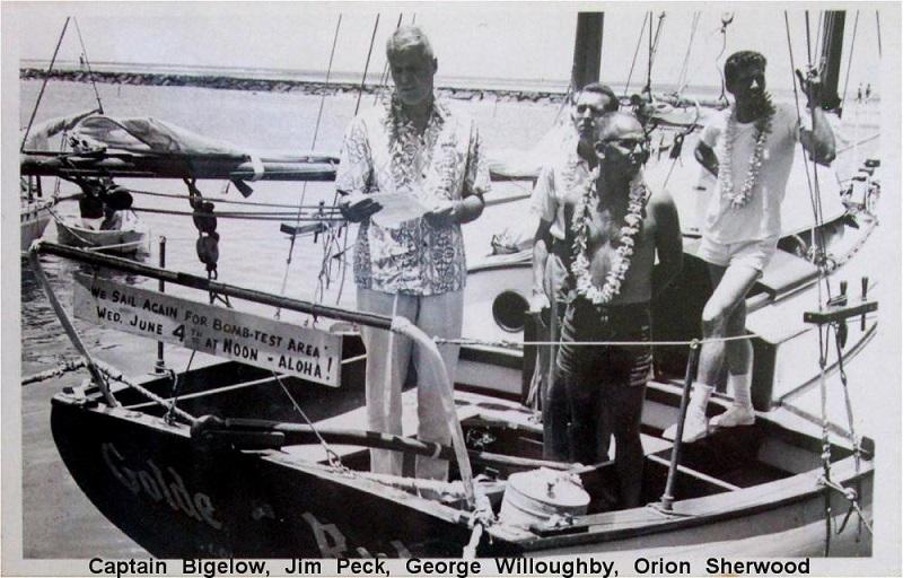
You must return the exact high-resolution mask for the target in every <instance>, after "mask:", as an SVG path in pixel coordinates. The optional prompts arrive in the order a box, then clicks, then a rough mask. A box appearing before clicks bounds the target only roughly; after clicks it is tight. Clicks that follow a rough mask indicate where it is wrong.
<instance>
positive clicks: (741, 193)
mask: <svg viewBox="0 0 904 578" xmlns="http://www.w3.org/2000/svg"><path fill="white" fill-rule="evenodd" d="M765 71H766V59H765V57H763V55H762V54H760V53H758V52H752V51H741V52H736V53H734V54H732V55H731V56H729V57H728V60H726V62H725V87H726V89H727V90H728V92H729V93H730V94H732V96H734V100H735V102H734V104H733V105H732V106H731V107H730V108H729V109H728V110H726V111H725V112H724V113H722V114H720V115H719V116H717V117H716V118H715V119H713V121H712V122H710V124H709V125H707V126H706V127H705V128H704V130H703V135H702V136H701V138H700V142H699V144H698V146H697V149H696V151H695V156H696V158H697V160H698V161H699V162H700V163H701V164H702V165H703V166H704V168H706V169H707V170H708V171H709V172H711V173H712V174H713V175H715V176H716V178H717V179H718V183H719V186H718V188H717V190H716V193H715V194H714V195H713V196H712V198H711V199H710V202H709V206H708V207H707V211H706V216H705V218H704V222H703V226H702V233H703V239H702V242H701V244H700V250H699V252H698V256H699V257H700V258H701V259H703V260H704V261H706V262H707V264H708V267H709V273H710V278H711V279H712V282H713V286H714V287H715V290H714V291H713V294H712V296H711V297H710V299H709V301H707V303H706V305H705V307H704V308H703V316H702V329H703V338H704V345H703V347H702V349H701V352H700V368H699V370H698V372H697V382H696V383H695V384H694V391H693V394H692V396H691V403H690V406H689V407H688V413H687V418H686V420H685V427H684V433H683V435H682V439H683V440H684V441H695V440H697V439H700V438H702V437H704V436H705V435H706V434H707V433H708V431H709V428H710V426H712V427H735V426H739V425H752V424H753V422H754V418H755V416H754V412H753V405H752V403H751V400H750V380H751V366H752V362H753V346H752V345H751V343H750V341H749V340H746V339H740V340H731V341H727V342H726V341H722V340H721V339H722V338H725V337H736V336H741V335H743V334H744V331H745V325H746V318H747V308H746V304H745V297H746V295H747V292H748V291H749V290H750V289H751V287H753V284H754V282H755V281H756V280H757V279H758V278H759V277H760V275H761V274H762V272H763V269H764V268H765V267H766V265H767V264H768V263H769V260H770V259H771V257H772V255H773V254H774V253H775V250H776V246H777V244H778V239H779V236H780V235H781V230H782V228H781V212H780V211H781V204H782V200H783V199H784V197H785V185H786V184H787V182H788V176H789V174H790V172H791V165H792V164H793V162H794V151H795V147H796V145H797V142H798V140H800V143H801V144H802V145H803V146H804V148H805V149H806V150H807V152H808V153H809V156H810V157H811V158H812V159H815V160H816V162H818V163H820V164H829V163H830V162H831V161H832V160H833V159H834V158H835V137H834V134H833V132H832V129H831V127H830V125H829V123H828V120H827V119H826V116H825V114H824V113H823V111H822V110H821V109H820V108H819V107H818V106H812V105H811V104H810V103H808V108H810V110H811V111H812V115H811V116H812V119H813V128H812V130H807V129H804V128H802V127H801V125H800V122H799V117H798V115H797V112H796V111H795V110H794V109H793V108H792V107H789V106H784V105H773V104H772V102H771V98H770V96H769V93H767V92H766V81H765ZM801 81H802V84H803V85H804V92H805V93H806V95H807V98H808V99H809V100H810V101H811V102H812V101H813V100H814V99H815V98H816V97H817V94H816V90H814V89H815V88H816V87H815V85H814V84H813V83H810V82H807V81H804V79H803V78H802V77H801ZM724 367H727V369H728V386H729V390H730V391H731V393H732V395H733V396H734V403H733V404H732V406H731V408H730V409H729V410H728V411H726V412H725V413H723V414H721V415H718V416H716V417H714V418H713V419H712V422H708V421H707V419H706V405H707V403H708V402H709V396H710V394H711V393H712V391H713V389H714V386H715V385H716V383H718V382H719V380H720V376H721V375H724ZM664 435H665V436H666V437H672V438H674V436H675V431H674V426H673V428H670V429H669V430H666V432H665V434H664Z"/></svg>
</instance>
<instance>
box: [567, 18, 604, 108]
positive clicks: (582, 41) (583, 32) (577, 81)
mask: <svg viewBox="0 0 904 578" xmlns="http://www.w3.org/2000/svg"><path fill="white" fill-rule="evenodd" d="M602 53H603V13H602V12H578V24H577V30H576V32H575V37H574V64H573V66H572V69H571V86H572V87H573V88H574V90H575V91H578V90H580V89H581V88H582V87H584V86H586V85H588V84H590V83H591V82H599V79H600V61H601V59H602Z"/></svg>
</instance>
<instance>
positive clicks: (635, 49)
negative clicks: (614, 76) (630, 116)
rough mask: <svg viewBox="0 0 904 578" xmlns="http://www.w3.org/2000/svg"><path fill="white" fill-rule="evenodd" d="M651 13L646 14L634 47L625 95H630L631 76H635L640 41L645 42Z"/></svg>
mask: <svg viewBox="0 0 904 578" xmlns="http://www.w3.org/2000/svg"><path fill="white" fill-rule="evenodd" d="M649 17H650V13H649V12H647V13H646V14H644V17H643V22H642V23H641V25H640V34H639V35H638V36H637V46H635V47H634V58H632V59H631V69H630V70H629V71H628V80H627V81H625V90H624V96H628V86H630V84H631V78H632V77H633V76H634V65H635V64H637V56H638V55H639V54H640V43H641V42H643V33H644V30H645V29H646V27H647V19H648V18H649Z"/></svg>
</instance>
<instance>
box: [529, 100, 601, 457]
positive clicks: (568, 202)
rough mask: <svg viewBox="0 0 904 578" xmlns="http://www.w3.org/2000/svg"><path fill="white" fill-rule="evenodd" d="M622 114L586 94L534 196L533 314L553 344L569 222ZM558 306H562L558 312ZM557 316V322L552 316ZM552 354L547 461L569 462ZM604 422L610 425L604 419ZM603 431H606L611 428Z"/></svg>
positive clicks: (563, 404)
mask: <svg viewBox="0 0 904 578" xmlns="http://www.w3.org/2000/svg"><path fill="white" fill-rule="evenodd" d="M616 110H618V98H617V97H616V96H615V93H614V92H612V89H611V88H609V87H608V86H605V85H602V84H599V83H592V84H588V85H587V86H585V87H584V88H583V89H581V92H579V93H578V95H577V97H576V98H575V101H574V105H573V106H572V110H571V121H572V122H571V126H569V127H567V130H568V132H567V133H566V136H565V138H564V143H563V145H562V146H561V147H560V148H559V149H558V150H556V151H555V154H554V155H553V156H552V157H551V158H549V159H547V161H546V162H545V163H544V165H543V168H542V169H541V170H540V176H539V178H538V179H537V184H536V185H535V186H534V191H533V193H532V194H531V210H532V211H533V212H534V213H535V214H536V215H538V216H539V218H540V220H539V224H538V226H537V232H536V233H535V235H534V249H533V251H534V255H533V257H534V258H533V273H534V276H533V277H534V286H533V293H532V296H531V301H530V313H531V314H532V315H534V316H535V319H536V320H537V323H538V324H539V327H542V328H544V329H546V335H547V336H548V338H549V341H551V342H553V343H555V342H557V341H558V339H559V327H560V326H561V322H562V315H563V314H564V312H565V296H566V295H567V293H568V282H567V281H568V267H569V264H570V262H571V244H570V243H567V242H566V240H565V237H566V234H567V230H568V221H569V220H570V219H571V214H572V212H573V211H574V206H575V203H577V202H578V201H579V200H580V199H581V198H583V196H584V192H585V191H586V190H587V188H588V187H589V186H591V185H592V182H591V176H590V175H591V174H592V173H593V169H594V168H596V166H597V164H598V162H599V161H598V160H597V158H596V153H595V152H594V150H593V143H594V141H595V140H596V123H597V121H598V120H599V119H600V118H601V117H602V116H603V115H604V114H605V113H607V112H613V111H616ZM552 303H555V304H556V306H555V308H554V309H553V308H552ZM553 311H554V312H555V317H552V313H553ZM541 335H542V331H541ZM549 349H550V355H546V354H544V353H541V354H540V369H539V371H540V374H541V376H542V380H543V387H542V389H541V391H542V397H541V399H542V406H543V431H544V435H543V457H545V458H546V459H550V460H569V459H571V456H570V455H569V444H568V437H567V435H566V434H567V431H568V424H569V423H571V415H570V412H569V410H568V400H567V398H566V394H565V391H564V390H562V389H556V388H554V387H552V386H551V384H550V383H549V382H550V381H551V379H550V378H549V377H548V376H549V374H550V372H551V371H552V367H553V366H554V365H555V356H556V354H557V350H558V347H556V346H552V347H550V348H549ZM601 419H602V420H603V422H605V417H604V416H601ZM601 427H603V428H605V425H601ZM557 434H559V435H557ZM610 437H611V436H608V435H605V433H602V435H601V436H600V438H601V439H600V443H601V444H603V448H601V451H602V452H603V453H605V452H606V451H607V450H608V448H609V438H610Z"/></svg>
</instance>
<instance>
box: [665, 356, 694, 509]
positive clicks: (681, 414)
mask: <svg viewBox="0 0 904 578" xmlns="http://www.w3.org/2000/svg"><path fill="white" fill-rule="evenodd" d="M690 347H691V355H690V359H688V360H687V373H686V374H685V376H684V388H683V389H682V390H681V407H680V409H679V410H678V429H677V431H676V432H675V445H673V446H672V459H671V461H670V462H669V475H668V478H666V482H665V491H663V493H662V497H661V498H659V508H660V509H661V510H662V511H665V512H671V511H672V504H673V503H674V502H675V496H674V493H673V492H674V490H675V474H676V473H677V472H678V461H679V459H680V458H681V437H682V436H683V435H684V418H685V416H686V415H687V404H688V401H689V400H690V396H691V385H692V384H693V383H694V377H695V376H696V375H697V365H698V364H699V363H700V342H698V341H697V340H696V339H695V340H694V341H692V342H691V346H690Z"/></svg>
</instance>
